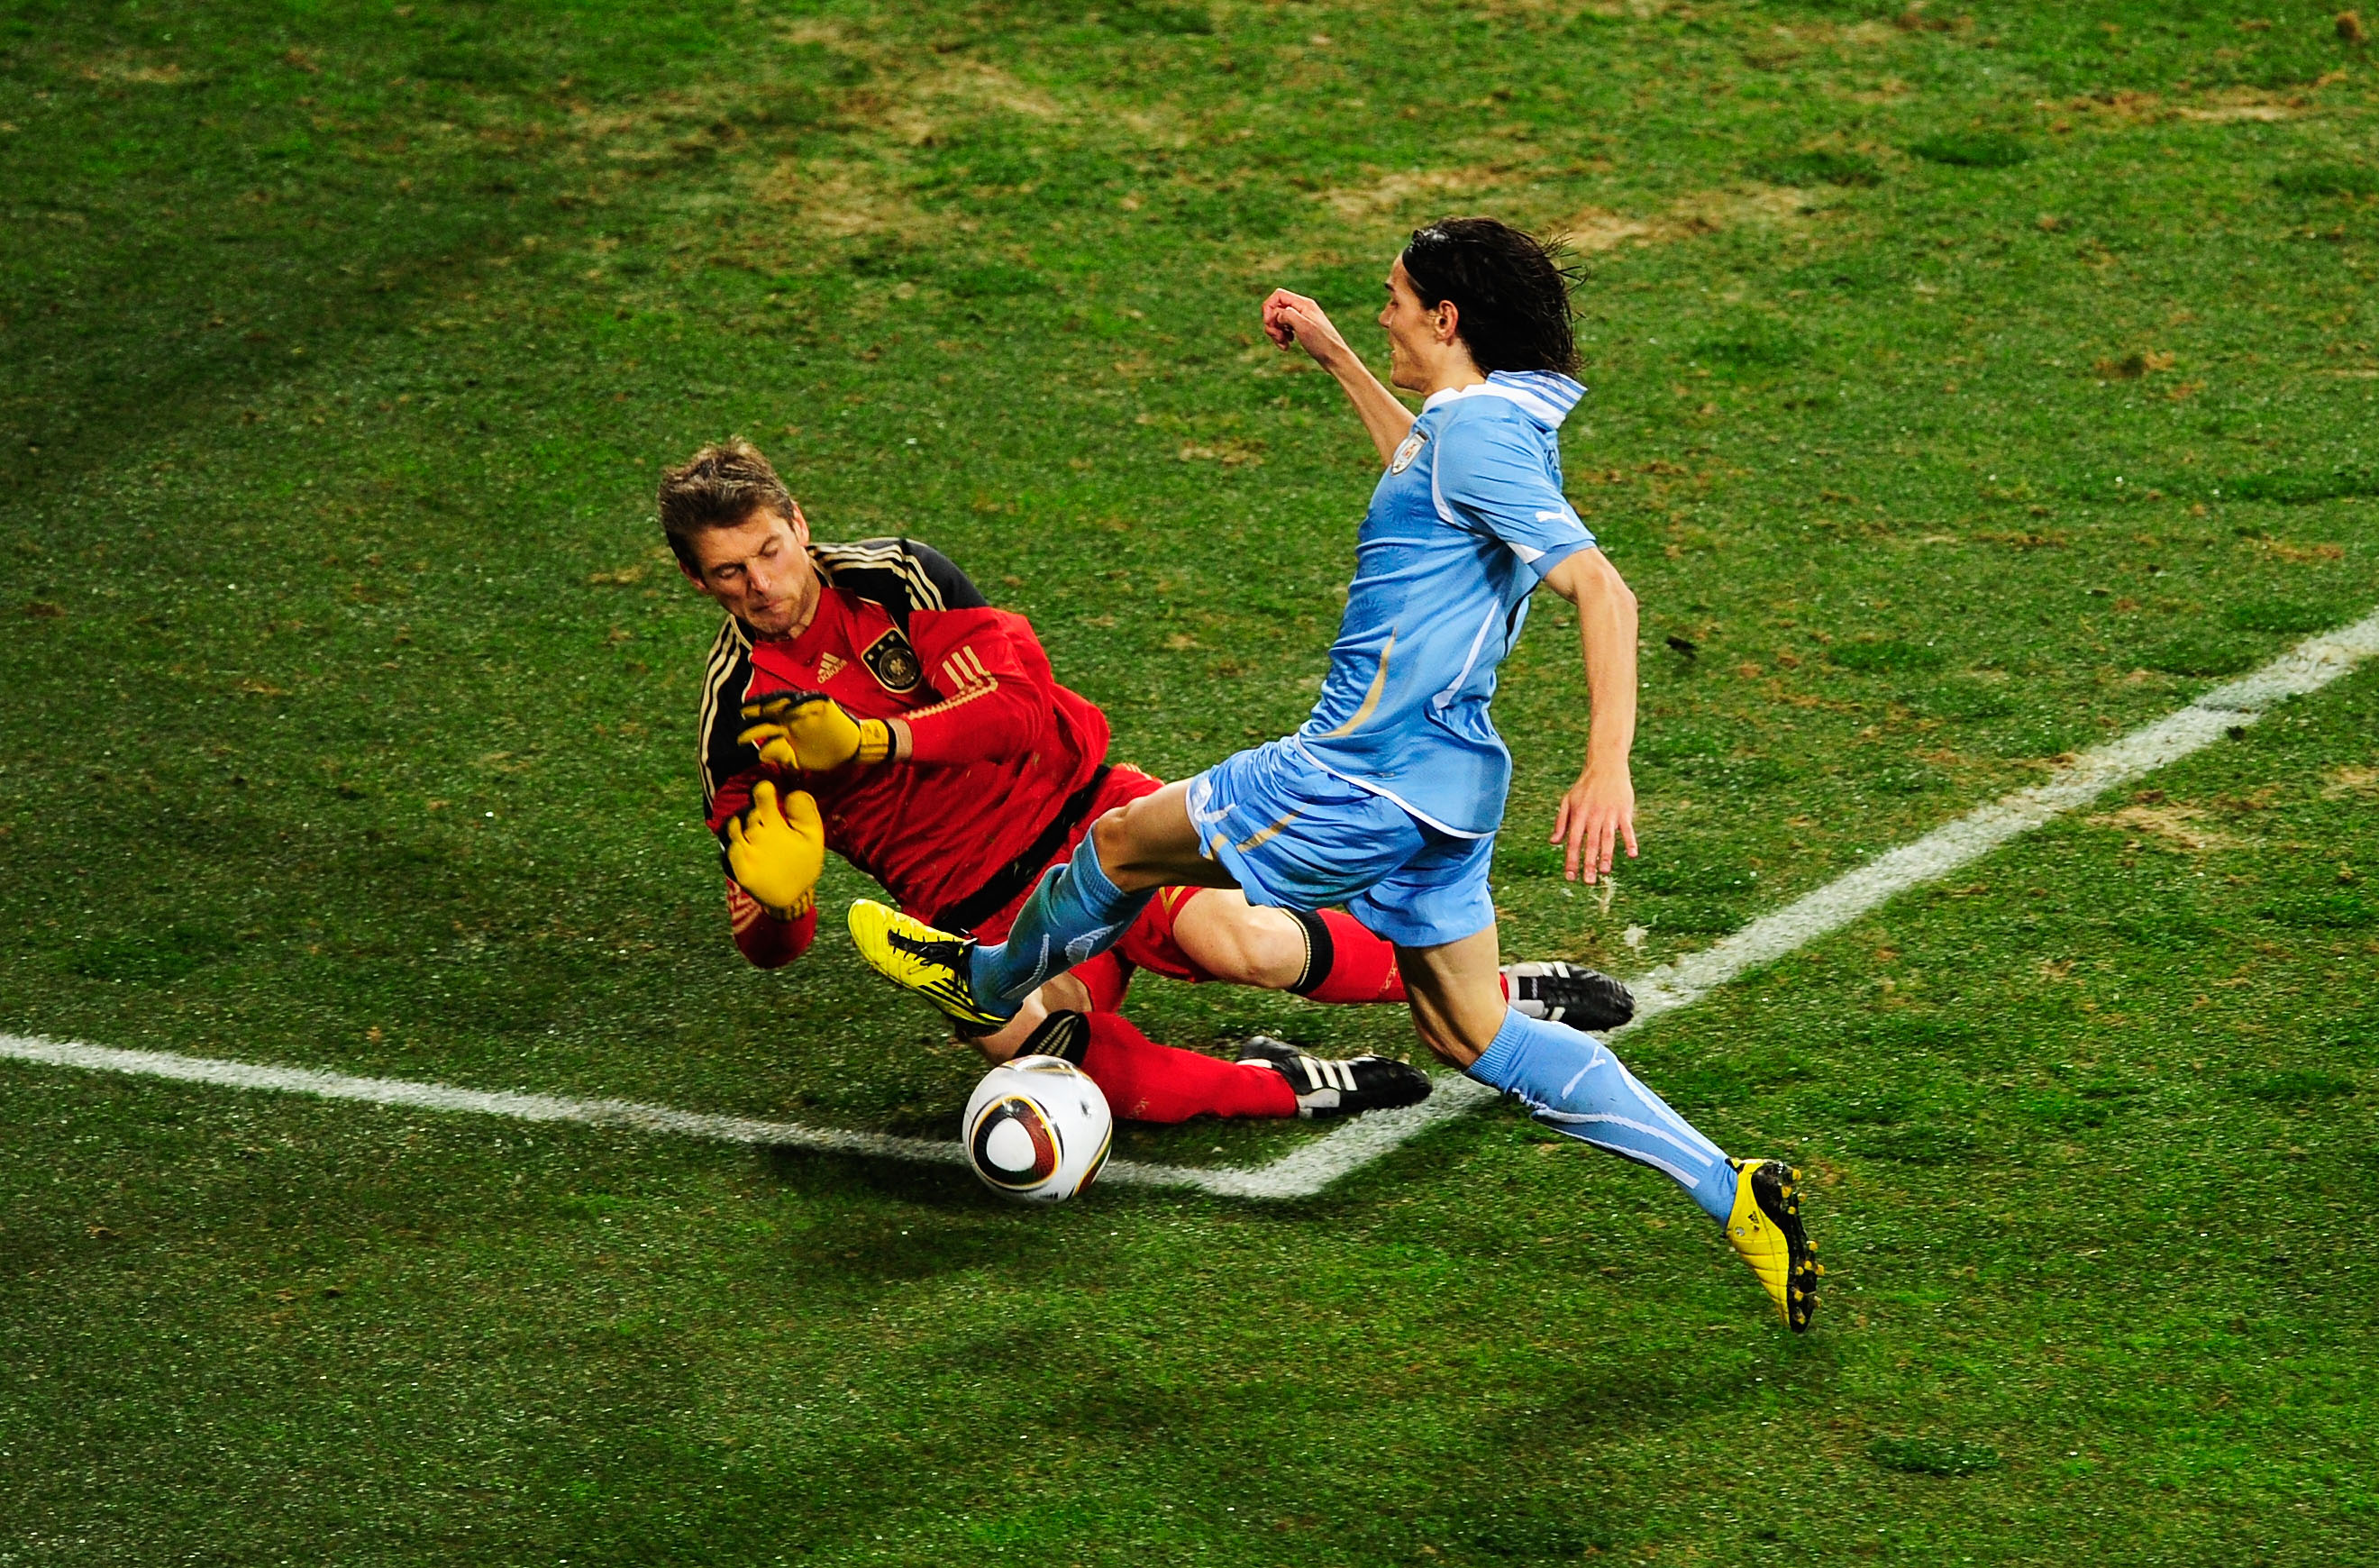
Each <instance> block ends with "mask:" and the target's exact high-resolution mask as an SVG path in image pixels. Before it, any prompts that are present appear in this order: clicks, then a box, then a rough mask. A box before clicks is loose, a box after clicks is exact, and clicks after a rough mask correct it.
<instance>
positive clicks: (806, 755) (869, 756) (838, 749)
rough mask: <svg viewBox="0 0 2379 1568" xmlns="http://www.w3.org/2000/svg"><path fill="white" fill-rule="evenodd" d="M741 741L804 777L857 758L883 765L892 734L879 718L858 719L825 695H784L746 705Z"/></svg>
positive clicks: (780, 694) (800, 693) (888, 750)
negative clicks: (803, 774)
mask: <svg viewBox="0 0 2379 1568" xmlns="http://www.w3.org/2000/svg"><path fill="white" fill-rule="evenodd" d="M743 718H744V722H745V728H744V730H743V733H741V734H739V735H737V736H736V737H735V738H736V740H738V741H740V742H743V744H745V745H747V746H757V747H759V748H760V760H761V761H762V762H765V763H771V764H774V765H775V766H779V767H794V768H799V769H801V770H802V771H803V772H804V773H831V772H833V771H834V770H835V769H836V768H838V767H840V766H842V765H843V764H845V763H847V762H850V761H851V760H853V759H854V758H855V759H857V760H858V761H860V762H882V761H883V760H884V759H885V758H886V757H887V756H889V755H890V754H891V753H892V730H891V727H890V726H889V725H888V724H886V723H885V722H884V721H883V720H882V719H880V718H851V715H849V714H848V713H845V712H844V711H843V710H842V705H841V704H840V703H838V702H836V701H835V700H834V699H833V698H832V697H829V696H827V694H825V693H823V692H780V693H778V694H776V695H774V696H767V697H762V698H759V699H758V700H757V701H755V702H748V703H745V704H744V705H743Z"/></svg>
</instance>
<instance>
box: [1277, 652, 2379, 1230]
mask: <svg viewBox="0 0 2379 1568" xmlns="http://www.w3.org/2000/svg"><path fill="white" fill-rule="evenodd" d="M2373 654H2379V611H2373V613H2371V614H2370V615H2367V616H2365V617H2363V618H2362V619H2361V620H2360V621H2356V622H2354V623H2353V624H2352V625H2350V626H2342V627H2339V628H2338V629H2337V631H2335V632H2327V633H2323V634H2321V635H2320V636H2317V637H2310V638H2307V639H2306V640H2305V641H2304V642H2302V643H2300V644H2298V645H2296V646H2295V647H2294V648H2292V649H2290V650H2289V651H2288V652H2287V653H2285V654H2282V655H2281V656H2280V657H2278V658H2276V659H2274V660H2273V661H2272V662H2271V663H2269V664H2267V665H2265V666H2264V667H2263V668H2262V669H2258V670H2256V671H2255V672H2254V673H2253V674H2252V675H2248V676H2245V677H2243V678H2241V679H2240V680H2237V681H2232V682H2230V684H2228V685H2227V686H2220V687H2216V689H2215V690H2213V691H2211V692H2208V693H2206V694H2204V696H2202V697H2200V698H2198V699H2197V700H2196V701H2195V702H2193V703H2192V704H2190V705H2189V706H2187V707H2185V708H2182V709H2180V711H2179V712H2178V713H2174V714H2170V715H2168V716H2167V717H2166V718H2160V719H2158V720H2156V722H2155V723H2154V724H2150V725H2148V726H2146V727H2145V728H2144V729H2140V730H2132V731H2131V733H2130V734H2128V735H2125V736H2123V737H2122V738H2121V739H2119V740H2116V741H2111V742H2107V744H2106V745H2103V746H2100V747H2098V748H2097V749H2096V750H2095V751H2090V752H2085V753H2083V754H2082V755H2081V756H2080V757H2078V758H2076V759H2075V761H2074V763H2073V766H2071V767H2069V768H2067V769H2066V770H2065V771H2064V772H2062V773H2059V775H2057V777H2055V778H2051V779H2049V780H2048V781H2047V783H2045V784H2036V785H2035V786H2033V787H2032V788H2031V789H2029V790H2017V791H2016V792H2015V793H2014V794H2012V795H2006V796H2002V797H2001V798H1999V800H1996V801H1993V802H1991V803H1990V804H1988V805H1987V806H1980V807H1977V808H1976V809H1974V811H1971V812H1968V813H1967V814H1965V815H1963V816H1962V817H1960V818H1958V820H1956V821H1955V822H1952V823H1950V824H1949V825H1948V826H1944V827H1938V828H1936V829H1934V830H1933V831H1932V832H1930V833H1928V834H1926V836H1925V837H1924V838H1919V839H1917V840H1916V841H1915V842H1914V843H1912V844H1903V845H1902V846H1901V847H1900V848H1899V849H1897V850H1890V852H1888V853H1886V854H1884V855H1883V856H1881V857H1880V858H1878V859H1877V860H1874V861H1870V862H1868V863H1866V865H1863V866H1861V867H1859V868H1858V869H1857V870H1856V871H1854V872H1851V873H1849V874H1846V875H1843V876H1842V877H1839V878H1837V879H1835V880H1834V881H1832V882H1830V883H1828V884H1827V885H1826V886H1824V887H1820V888H1818V889H1817V891H1816V892H1814V893H1809V894H1805V895H1804V896H1803V897H1802V898H1800V899H1795V900H1793V902H1792V903H1790V904H1787V905H1785V906H1784V907H1783V908H1782V909H1781V910H1778V911H1776V912H1775V913H1774V914H1771V915H1763V916H1761V917H1760V918H1759V919H1757V920H1755V921H1753V922H1752V923H1750V924H1749V925H1746V926H1745V927H1744V928H1743V929H1742V930H1740V931H1738V932H1736V933H1734V934H1733V935H1731V936H1727V937H1723V938H1721V940H1719V941H1717V942H1714V943H1712V944H1711V945H1710V946H1709V947H1705V948H1703V949H1702V950H1701V951H1700V952H1698V953H1689V954H1687V955H1686V956H1685V957H1684V958H1682V959H1678V960H1677V961H1676V962H1675V963H1673V964H1668V965H1665V966H1663V967H1662V968H1660V969H1657V970H1654V971H1652V972H1651V973H1650V974H1648V975H1645V976H1643V977H1642V978H1640V979H1638V980H1635V981H1632V982H1630V983H1629V984H1630V988H1631V989H1633V990H1634V991H1635V993H1636V1017H1635V1018H1634V1019H1632V1020H1630V1021H1629V1022H1628V1023H1627V1024H1626V1025H1624V1027H1623V1028H1622V1029H1617V1030H1613V1031H1612V1033H1613V1034H1620V1033H1624V1032H1625V1031H1626V1030H1630V1029H1636V1028H1639V1027H1641V1026H1642V1025H1644V1024H1646V1023H1648V1022H1650V1021H1651V1020H1652V1019H1656V1018H1659V1017H1660V1015H1661V1014H1662V1013H1666V1012H1672V1011H1673V1010H1675V1009H1676V1008H1678V1007H1685V1006H1686V1005H1687V1004H1688V1003H1691V1002H1695V1001H1698V1000H1699V999H1700V998H1701V997H1702V996H1704V995H1708V994H1709V992H1711V991H1713V990H1715V989H1716V988H1718V987H1719V986H1721V985H1723V984H1725V983H1727V982H1728V981H1730V980H1733V978H1734V977H1735V976H1737V975H1739V974H1741V973H1743V972H1744V971H1746V970H1751V969H1757V968H1758V967H1759V966H1760V965H1761V964H1765V963H1769V962H1772V961H1774V960H1775V959H1781V958H1782V957H1783V956H1784V955H1785V954H1787V953H1789V952H1791V951H1793V949H1794V948H1795V947H1803V946H1805V945H1806V944H1808V943H1811V942H1814V941H1816V940H1817V939H1818V938H1819V937H1821V936H1826V935H1830V934H1832V933H1833V932H1836V931H1840V930H1841V929H1842V927H1844V926H1846V925H1848V924H1850V923H1852V922H1853V921H1854V920H1856V919H1858V918H1859V917H1860V916H1861V915H1864V914H1866V912H1867V911H1869V910H1872V909H1875V908H1876V907H1877V906H1878V905H1880V904H1882V903H1883V902H1884V901H1885V900H1887V899H1890V898H1892V897H1893V896H1895V895H1897V894H1900V893H1902V892H1905V891H1907V890H1908V889H1909V888H1911V887H1915V886H1916V885H1917V884H1918V883H1920V882H1929V881H1931V880H1933V879H1934V878H1935V877H1938V876H1944V875H1947V874H1949V873H1950V872H1952V871H1955V870H1957V869H1958V868H1959V867H1960V866H1962V865H1964V864H1966V863H1968V862H1971V861H1975V860H1979V859H1981V858H1982V857H1983V856H1984V855H1987V854H1988V853H1989V852H1990V851H1991V850H1996V849H1998V848H1999V846H2000V845H2001V844H2004V843H2006V842H2007V841H2008V840H2009V839H2011V838H2015V837H2016V836H2017V835H2019V834H2023V833H2028V832H2030V831H2031V830H2032V829H2033V828H2035V827H2037V826H2040V825H2041V824H2042V823H2045V822H2047V821H2048V820H2049V819H2050V818H2052V817H2055V816H2057V815H2059V814H2061V813H2064V812H2069V811H2071V810H2072V809H2073V808H2074V807H2076V806H2081V805H2087V804H2088V803H2089V802H2092V801H2094V800H2095V799H2097V798H2098V796H2100V795H2102V794H2104V793H2105V792H2106V791H2107V790H2112V789H2115V788H2117V787H2118V786H2119V785H2123V784H2127V783H2129V782H2131V780H2132V779H2134V778H2139V777H2140V776H2141V775H2143V774H2146V773H2151V772H2153V771H2155V770H2156V769H2157V768H2159V767H2162V766H2165V765H2166V764H2168V763H2173V762H2178V761H2180V759H2181V758H2182V757H2185V756H2187V755H2189V754H2191V753H2192V752H2195V751H2197V750H2199V749H2201V748H2203V747H2204V746H2208V745H2211V744H2212V743H2213V742H2215V741H2216V739H2217V738H2219V737H2220V736H2221V735H2222V734H2223V733H2224V731H2226V730H2229V729H2231V728H2232V727H2233V726H2237V725H2245V724H2252V723H2254V722H2255V721H2256V720H2257V719H2259V718H2262V717H2263V716H2264V711H2265V710H2266V709H2269V708H2272V707H2275V706H2277V705H2279V704H2280V703H2283V702H2285V701H2287V700H2288V698H2290V697H2301V696H2303V695H2304V694H2307V693H2309V692H2317V691H2319V690H2321V689H2322V688H2323V687H2324V686H2326V685H2328V684H2329V683H2330V682H2331V681H2335V680H2337V678H2338V677H2339V676H2341V675H2344V674H2346V673H2347V672H2348V671H2349V670H2350V669H2353V668H2354V667H2355V665H2357V664H2358V663H2360V662H2361V661H2362V660H2363V659H2366V658H2369V657H2372V656H2373ZM1494 1098H1496V1094H1495V1092H1494V1091H1493V1090H1491V1089H1489V1088H1487V1087H1486V1086H1485V1085H1484V1084H1481V1083H1478V1082H1475V1081H1473V1080H1470V1079H1467V1078H1450V1077H1441V1078H1440V1079H1439V1080H1437V1092H1435V1093H1433V1094H1431V1096H1430V1097H1429V1098H1428V1099H1426V1100H1424V1101H1422V1102H1421V1103H1420V1104H1418V1105H1415V1106H1413V1107H1411V1108H1410V1109H1408V1110H1403V1111H1394V1112H1387V1113H1383V1114H1380V1115H1376V1116H1363V1117H1359V1118H1358V1119H1357V1120H1355V1121H1351V1122H1349V1123H1347V1124H1346V1126H1345V1127H1343V1128H1339V1129H1338V1130H1337V1131H1336V1132H1334V1133H1332V1134H1331V1135H1330V1136H1329V1137H1327V1138H1323V1139H1318V1140H1315V1141H1313V1142H1311V1143H1309V1144H1307V1145H1306V1146H1305V1147H1304V1148H1302V1149H1299V1150H1298V1151H1297V1152H1295V1153H1293V1154H1290V1155H1287V1156H1286V1157H1285V1158H1283V1159H1281V1160H1278V1161H1276V1162H1274V1164H1270V1165H1267V1166H1265V1167H1264V1168H1263V1169H1262V1170H1261V1171H1251V1172H1249V1173H1248V1175H1249V1176H1250V1177H1251V1178H1258V1179H1259V1180H1260V1182H1261V1185H1260V1186H1259V1185H1257V1183H1256V1182H1255V1181H1251V1183H1250V1191H1251V1192H1252V1193H1253V1195H1254V1196H1258V1197H1264V1198H1304V1197H1309V1196H1310V1195H1311V1194H1313V1193H1316V1192H1319V1191H1321V1190H1322V1188H1325V1187H1327V1186H1329V1185H1330V1184H1331V1183H1332V1182H1334V1181H1336V1180H1337V1179H1338V1178H1339V1177H1340V1176H1346V1175H1347V1174H1349V1173H1350V1172H1353V1171H1357V1170H1359V1169H1361V1168H1362V1167H1363V1166H1365V1165H1368V1164H1371V1162H1372V1161H1374V1160H1376V1159H1378V1158H1380V1156H1382V1155H1383V1154H1385V1153H1387V1152H1389V1151H1390V1150H1392V1149H1394V1148H1395V1147H1396V1146H1397V1145H1398V1144H1400V1143H1403V1142H1404V1141H1405V1140H1407V1139H1409V1138H1412V1137H1414V1136H1415V1135H1417V1134H1419V1133H1420V1132H1421V1131H1423V1130H1425V1129H1426V1128H1431V1127H1433V1126H1435V1125H1436V1124H1437V1123H1439V1122H1442V1121H1447V1120H1450V1119H1452V1118H1453V1117H1455V1116H1461V1115H1462V1114H1463V1113H1465V1112H1466V1111H1469V1110H1472V1109H1474V1108H1476V1107H1477V1106H1479V1105H1480V1104H1485V1103H1486V1102H1487V1101H1489V1100H1492V1099H1494Z"/></svg>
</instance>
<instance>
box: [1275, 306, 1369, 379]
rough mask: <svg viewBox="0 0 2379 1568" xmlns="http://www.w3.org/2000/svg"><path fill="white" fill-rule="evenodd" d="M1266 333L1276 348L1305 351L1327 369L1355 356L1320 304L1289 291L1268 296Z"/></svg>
mask: <svg viewBox="0 0 2379 1568" xmlns="http://www.w3.org/2000/svg"><path fill="white" fill-rule="evenodd" d="M1263 330H1264V336H1266V337H1268V338H1270V339H1272V341H1273V345H1274V347H1275V348H1284V349H1285V348H1292V347H1295V348H1302V349H1304V350H1305V352H1306V353H1308V354H1310V355H1311V356H1313V357H1314V360H1315V362H1316V363H1318V364H1322V365H1325V366H1326V365H1329V364H1332V363H1334V361H1337V360H1339V359H1342V358H1346V357H1349V356H1352V355H1353V353H1354V350H1352V349H1350V348H1348V347H1347V346H1346V339H1345V338H1343V337H1340V336H1339V335H1338V329H1337V328H1336V327H1334V326H1332V325H1331V324H1330V317H1329V315H1328V313H1327V312H1325V311H1324V310H1323V309H1322V307H1321V306H1320V305H1318V304H1316V303H1315V302H1314V301H1312V300H1310V299H1308V298H1307V297H1306V296H1303V295H1301V294H1291V293H1289V292H1288V290H1286V289H1285V288H1276V289H1274V290H1273V291H1272V293H1271V294H1270V295H1268V296H1265V299H1264V302H1263Z"/></svg>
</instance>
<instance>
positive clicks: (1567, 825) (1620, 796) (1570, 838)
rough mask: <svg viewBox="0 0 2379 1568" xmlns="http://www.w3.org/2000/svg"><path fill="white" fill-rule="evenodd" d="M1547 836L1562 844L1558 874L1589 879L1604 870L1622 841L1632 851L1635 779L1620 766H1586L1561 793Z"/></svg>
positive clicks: (1607, 872)
mask: <svg viewBox="0 0 2379 1568" xmlns="http://www.w3.org/2000/svg"><path fill="white" fill-rule="evenodd" d="M1549 842H1552V843H1555V844H1560V845H1563V846H1564V853H1563V856H1562V877H1563V880H1564V881H1568V882H1576V881H1579V880H1581V879H1583V880H1584V881H1586V882H1588V883H1591V882H1593V881H1594V880H1595V879H1596V878H1597V877H1600V876H1604V875H1608V874H1610V871H1611V862H1612V856H1613V855H1615V854H1616V853H1618V850H1619V847H1620V846H1621V845H1622V844H1624V845H1625V846H1626V847H1627V853H1628V855H1629V856H1630V858H1633V857H1634V855H1635V853H1636V785H1635V783H1634V781H1633V780H1631V779H1630V778H1628V777H1627V770H1626V768H1624V767H1619V768H1604V769H1600V770H1593V769H1589V770H1588V772H1587V773H1585V774H1584V775H1583V776H1581V777H1580V778H1579V779H1578V781H1577V782H1576V783H1575V784H1573V785H1571V786H1570V787H1569V792H1568V793H1567V794H1565V795H1564V796H1563V797H1562V800H1561V810H1560V811H1558V812H1556V813H1555V814H1553V836H1552V838H1551V839H1550V840H1549Z"/></svg>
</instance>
